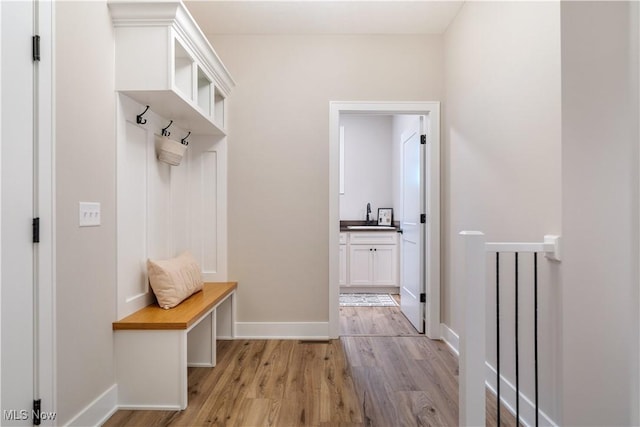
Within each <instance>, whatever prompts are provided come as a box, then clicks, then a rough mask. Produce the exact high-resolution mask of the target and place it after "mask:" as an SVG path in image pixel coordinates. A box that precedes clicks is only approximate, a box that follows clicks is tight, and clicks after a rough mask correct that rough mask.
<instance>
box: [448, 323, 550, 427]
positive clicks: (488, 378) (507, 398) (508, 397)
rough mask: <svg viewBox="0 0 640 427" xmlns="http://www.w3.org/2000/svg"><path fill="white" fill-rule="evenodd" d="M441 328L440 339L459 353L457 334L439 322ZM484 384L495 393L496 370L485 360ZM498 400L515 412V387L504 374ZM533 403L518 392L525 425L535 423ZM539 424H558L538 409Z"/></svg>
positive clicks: (522, 421) (521, 419)
mask: <svg viewBox="0 0 640 427" xmlns="http://www.w3.org/2000/svg"><path fill="white" fill-rule="evenodd" d="M440 329H441V330H442V340H443V341H444V342H445V343H447V345H448V346H449V347H450V348H451V350H453V352H454V353H455V354H456V355H458V356H459V355H460V352H459V348H460V337H459V336H458V334H456V333H455V331H453V329H451V328H449V327H448V326H447V325H445V324H444V323H441V324H440ZM485 366H486V373H485V384H486V386H487V387H488V388H489V390H490V391H491V393H493V395H494V396H495V395H496V375H497V373H496V370H495V368H494V367H493V366H491V365H490V364H489V362H485ZM500 401H501V402H502V405H504V407H505V408H507V409H508V410H509V412H511V413H512V414H513V415H514V416H515V414H516V410H515V409H514V408H515V407H516V388H515V387H514V385H513V384H511V382H509V381H508V380H507V379H506V378H505V377H504V375H500ZM535 411H536V408H535V403H534V402H533V401H532V400H531V399H529V397H528V396H526V395H525V394H524V393H522V392H520V423H522V424H523V425H525V426H527V427H528V426H531V425H535ZM539 423H540V424H539V425H542V426H554V427H555V426H557V425H558V424H557V423H556V422H555V421H553V420H552V419H551V418H550V417H549V416H548V415H547V414H545V413H544V411H540V414H539Z"/></svg>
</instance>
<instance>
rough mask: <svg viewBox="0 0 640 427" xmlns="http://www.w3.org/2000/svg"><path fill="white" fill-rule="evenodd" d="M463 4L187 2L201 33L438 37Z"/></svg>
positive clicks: (312, 0)
mask: <svg viewBox="0 0 640 427" xmlns="http://www.w3.org/2000/svg"><path fill="white" fill-rule="evenodd" d="M462 3H463V1H430V0H414V1H403V0H377V1H369V0H342V1H322V0H298V1H274V0H267V1H253V0H227V1H219V0H209V1H205V0H199V1H198V0H192V1H185V4H186V5H187V8H188V9H189V11H190V12H191V14H192V15H193V17H194V18H195V19H196V21H197V22H198V25H200V28H201V29H202V31H203V32H204V33H205V34H441V33H443V32H444V31H445V30H446V29H447V27H448V26H449V24H450V23H451V21H452V20H453V18H455V16H456V14H457V13H458V10H459V9H460V7H461V6H462Z"/></svg>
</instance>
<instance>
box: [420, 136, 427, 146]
mask: <svg viewBox="0 0 640 427" xmlns="http://www.w3.org/2000/svg"><path fill="white" fill-rule="evenodd" d="M426 143H427V135H426V134H424V135H420V144H422V145H425V144H426Z"/></svg>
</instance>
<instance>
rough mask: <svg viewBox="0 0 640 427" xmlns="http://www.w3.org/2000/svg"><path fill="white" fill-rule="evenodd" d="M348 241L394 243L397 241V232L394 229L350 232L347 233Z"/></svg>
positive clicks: (369, 243) (372, 243)
mask: <svg viewBox="0 0 640 427" xmlns="http://www.w3.org/2000/svg"><path fill="white" fill-rule="evenodd" d="M349 243H351V244H352V245H395V244H396V243H398V233H397V232H395V231H376V232H373V233H366V232H355V233H354V232H352V233H349Z"/></svg>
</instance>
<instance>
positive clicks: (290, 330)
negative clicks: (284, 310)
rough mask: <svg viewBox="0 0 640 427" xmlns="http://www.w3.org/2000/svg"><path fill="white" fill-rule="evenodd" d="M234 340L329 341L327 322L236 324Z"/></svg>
mask: <svg viewBox="0 0 640 427" xmlns="http://www.w3.org/2000/svg"><path fill="white" fill-rule="evenodd" d="M236 339H285V340H286V339H303V340H326V339H329V323H328V322H237V323H236Z"/></svg>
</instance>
